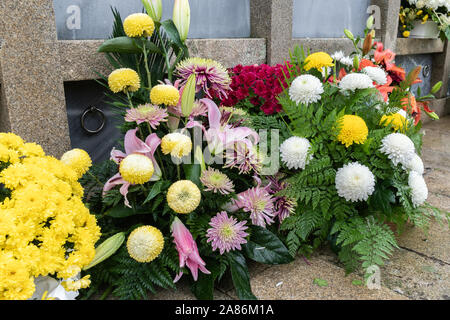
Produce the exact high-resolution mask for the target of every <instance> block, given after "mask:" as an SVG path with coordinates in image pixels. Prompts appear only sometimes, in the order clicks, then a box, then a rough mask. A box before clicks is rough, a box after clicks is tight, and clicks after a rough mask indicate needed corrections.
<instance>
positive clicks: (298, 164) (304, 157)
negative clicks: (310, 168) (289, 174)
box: [280, 137, 311, 169]
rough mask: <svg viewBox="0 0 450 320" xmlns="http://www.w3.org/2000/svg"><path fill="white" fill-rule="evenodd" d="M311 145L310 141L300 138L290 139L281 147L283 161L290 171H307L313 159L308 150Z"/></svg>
mask: <svg viewBox="0 0 450 320" xmlns="http://www.w3.org/2000/svg"><path fill="white" fill-rule="evenodd" d="M309 148H311V144H310V143H309V141H308V139H305V138H300V137H290V138H289V139H287V140H286V141H284V142H283V143H282V144H281V146H280V153H281V161H283V163H284V164H286V166H287V167H288V168H289V169H305V166H306V165H307V164H308V162H309V160H310V159H311V155H308V150H309Z"/></svg>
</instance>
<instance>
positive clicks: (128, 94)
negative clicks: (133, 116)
mask: <svg viewBox="0 0 450 320" xmlns="http://www.w3.org/2000/svg"><path fill="white" fill-rule="evenodd" d="M125 92H126V93H127V97H128V102H129V104H130V107H131V109H134V107H133V102H131V96H130V93H129V92H128V90H125Z"/></svg>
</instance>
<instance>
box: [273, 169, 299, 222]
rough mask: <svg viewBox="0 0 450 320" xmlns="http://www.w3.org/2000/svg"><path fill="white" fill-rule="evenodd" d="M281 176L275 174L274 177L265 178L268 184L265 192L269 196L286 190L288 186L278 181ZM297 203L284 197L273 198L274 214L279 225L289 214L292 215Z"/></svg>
mask: <svg viewBox="0 0 450 320" xmlns="http://www.w3.org/2000/svg"><path fill="white" fill-rule="evenodd" d="M281 177H282V175H280V174H277V175H275V176H270V177H268V178H267V180H269V184H268V185H267V186H266V190H267V191H268V192H269V194H271V195H275V194H276V193H278V192H280V191H281V190H284V189H286V188H287V186H288V184H287V183H286V182H284V181H280V178H281ZM296 206H297V203H296V202H295V200H294V199H291V198H288V197H286V196H274V212H275V217H278V219H279V220H280V223H281V222H283V220H284V219H286V218H287V217H289V216H290V215H291V213H294V211H295V207H296Z"/></svg>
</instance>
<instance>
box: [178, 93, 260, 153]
mask: <svg viewBox="0 0 450 320" xmlns="http://www.w3.org/2000/svg"><path fill="white" fill-rule="evenodd" d="M200 102H201V103H204V104H205V105H206V106H207V107H208V122H209V128H208V130H205V128H204V126H203V125H202V124H200V123H199V122H197V121H194V120H192V119H191V120H190V121H189V122H188V123H187V125H186V128H193V127H195V126H197V127H201V128H202V129H203V130H204V132H205V137H206V141H207V142H208V144H209V147H210V149H211V150H212V151H213V152H214V153H216V154H217V153H218V152H221V151H222V150H224V149H225V148H227V147H228V146H230V145H234V144H235V143H236V142H244V143H245V144H247V146H248V147H249V148H250V149H251V148H252V147H253V145H254V144H257V143H258V142H259V135H258V133H256V131H254V130H253V129H250V128H247V127H233V126H232V125H230V124H228V123H222V122H221V119H222V113H221V112H220V110H219V107H217V105H216V104H215V103H214V101H212V100H211V99H208V98H203V99H201V100H200ZM252 140H253V141H252Z"/></svg>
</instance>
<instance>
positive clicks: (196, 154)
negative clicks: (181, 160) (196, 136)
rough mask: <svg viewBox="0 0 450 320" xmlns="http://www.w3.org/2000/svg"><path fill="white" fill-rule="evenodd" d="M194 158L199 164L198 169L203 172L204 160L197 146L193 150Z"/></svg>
mask: <svg viewBox="0 0 450 320" xmlns="http://www.w3.org/2000/svg"><path fill="white" fill-rule="evenodd" d="M194 158H195V161H196V162H199V163H200V168H201V170H202V172H203V171H205V170H206V163H205V158H204V157H203V151H202V148H200V146H197V148H196V149H195V153H194Z"/></svg>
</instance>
